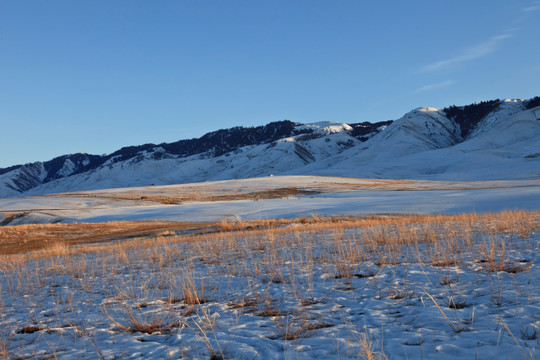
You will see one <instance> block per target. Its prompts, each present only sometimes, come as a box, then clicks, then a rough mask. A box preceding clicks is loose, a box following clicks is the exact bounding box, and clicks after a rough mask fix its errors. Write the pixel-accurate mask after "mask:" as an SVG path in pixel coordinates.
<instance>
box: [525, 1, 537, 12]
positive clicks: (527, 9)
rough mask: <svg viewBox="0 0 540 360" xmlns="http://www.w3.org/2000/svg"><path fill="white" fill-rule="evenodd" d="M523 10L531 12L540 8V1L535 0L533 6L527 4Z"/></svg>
mask: <svg viewBox="0 0 540 360" xmlns="http://www.w3.org/2000/svg"><path fill="white" fill-rule="evenodd" d="M522 10H523V12H531V11H538V10H540V1H535V2H533V3H532V4H531V6H527V7H525V8H523V9H522Z"/></svg>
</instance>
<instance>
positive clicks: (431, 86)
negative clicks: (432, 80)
mask: <svg viewBox="0 0 540 360" xmlns="http://www.w3.org/2000/svg"><path fill="white" fill-rule="evenodd" d="M454 83H455V81H454V80H446V81H443V82H440V83H437V84H429V85H424V86H422V87H421V88H419V89H417V90H416V91H415V92H423V91H430V90H433V89H440V88H443V87H447V86H450V85H452V84H454Z"/></svg>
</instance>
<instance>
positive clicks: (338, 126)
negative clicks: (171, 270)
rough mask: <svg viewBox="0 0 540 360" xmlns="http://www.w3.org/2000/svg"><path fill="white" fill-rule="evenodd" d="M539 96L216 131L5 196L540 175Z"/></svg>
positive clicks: (72, 158)
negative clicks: (256, 181)
mask: <svg viewBox="0 0 540 360" xmlns="http://www.w3.org/2000/svg"><path fill="white" fill-rule="evenodd" d="M539 106H540V98H533V99H530V100H524V101H523V100H512V101H510V100H505V101H500V100H493V101H487V102H482V103H480V104H473V105H468V106H461V107H456V106H451V107H448V108H445V109H442V110H438V109H435V108H419V109H416V110H413V111H411V112H409V113H407V114H406V115H404V116H403V117H402V118H400V119H398V120H396V121H393V122H392V121H387V122H380V123H376V124H371V123H366V122H364V123H356V124H343V123H334V122H321V123H315V124H297V123H293V122H291V121H288V120H285V121H280V122H274V123H270V124H268V125H265V126H259V127H254V128H244V127H236V128H232V129H226V130H218V131H214V132H211V133H208V134H206V135H204V136H203V137H201V138H199V139H190V140H180V141H177V142H175V143H170V144H165V143H164V144H159V145H155V144H145V145H140V146H131V147H125V148H122V149H120V150H118V151H116V152H114V153H112V154H108V155H103V156H99V155H88V154H74V155H65V156H61V157H58V158H55V159H53V160H51V161H48V162H44V163H40V162H37V163H32V164H26V165H22V166H21V165H18V166H13V167H10V168H7V169H0V197H9V196H18V195H32V194H45V193H53V192H65V191H74V190H85V189H88V190H90V189H103V188H110V187H126V186H145V185H152V184H156V185H158V184H159V185H165V184H175V183H187V182H198V181H207V180H223V179H236V178H246V177H257V176H267V175H271V174H276V175H277V174H297V175H304V174H305V175H310V174H313V175H334V176H351V177H369V178H417V179H422V178H425V179H441V180H442V179H447V180H483V179H527V178H528V179H530V178H537V177H539V176H540V174H539V170H538V169H540V163H539V161H540V155H539V154H540V142H539V140H538V139H540V120H539V119H540V110H539V109H540V108H539Z"/></svg>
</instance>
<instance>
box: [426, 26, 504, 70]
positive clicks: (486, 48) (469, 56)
mask: <svg viewBox="0 0 540 360" xmlns="http://www.w3.org/2000/svg"><path fill="white" fill-rule="evenodd" d="M512 36H514V35H513V31H507V32H505V33H503V34H501V35H497V36H494V37H492V38H490V39H489V40H487V41H485V42H483V43H481V44H478V45H475V46H470V47H467V48H465V49H464V50H463V51H462V52H461V54H459V55H457V56H454V57H452V58H449V59H446V60H441V61H437V62H434V63H432V64H429V65H426V66H424V67H423V68H422V69H421V72H435V71H438V70H442V69H445V68H448V67H451V66H456V65H459V64H461V63H465V62H468V61H472V60H476V59H479V58H482V57H484V56H487V55H489V54H492V53H494V52H495V51H497V49H498V48H499V46H500V45H501V43H502V42H503V41H504V40H506V39H509V38H511V37H512Z"/></svg>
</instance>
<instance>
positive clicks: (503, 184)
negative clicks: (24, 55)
mask: <svg viewBox="0 0 540 360" xmlns="http://www.w3.org/2000/svg"><path fill="white" fill-rule="evenodd" d="M539 203H540V180H521V181H517V180H516V181H476V182H448V181H444V182H443V181H414V180H370V179H353V178H337V177H319V176H279V177H278V176H276V177H264V178H253V179H243V180H228V181H215V182H204V183H194V184H185V185H169V186H148V187H142V188H141V187H139V188H123V189H110V190H95V191H83V192H74V193H65V194H56V195H48V196H35V197H27V198H7V199H0V222H3V223H4V224H12V225H15V224H25V223H57V222H62V223H73V222H85V223H88V222H90V223H98V222H106V221H125V220H129V221H148V220H159V221H184V222H186V221H187V222H209V221H211V222H213V221H221V220H246V219H270V218H295V217H299V216H306V215H310V214H312V215H323V216H332V215H355V216H357V215H366V214H456V213H461V212H470V211H476V212H489V211H492V212H493V211H501V210H505V209H530V210H532V209H537V208H538V206H539V205H538V204H539Z"/></svg>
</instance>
